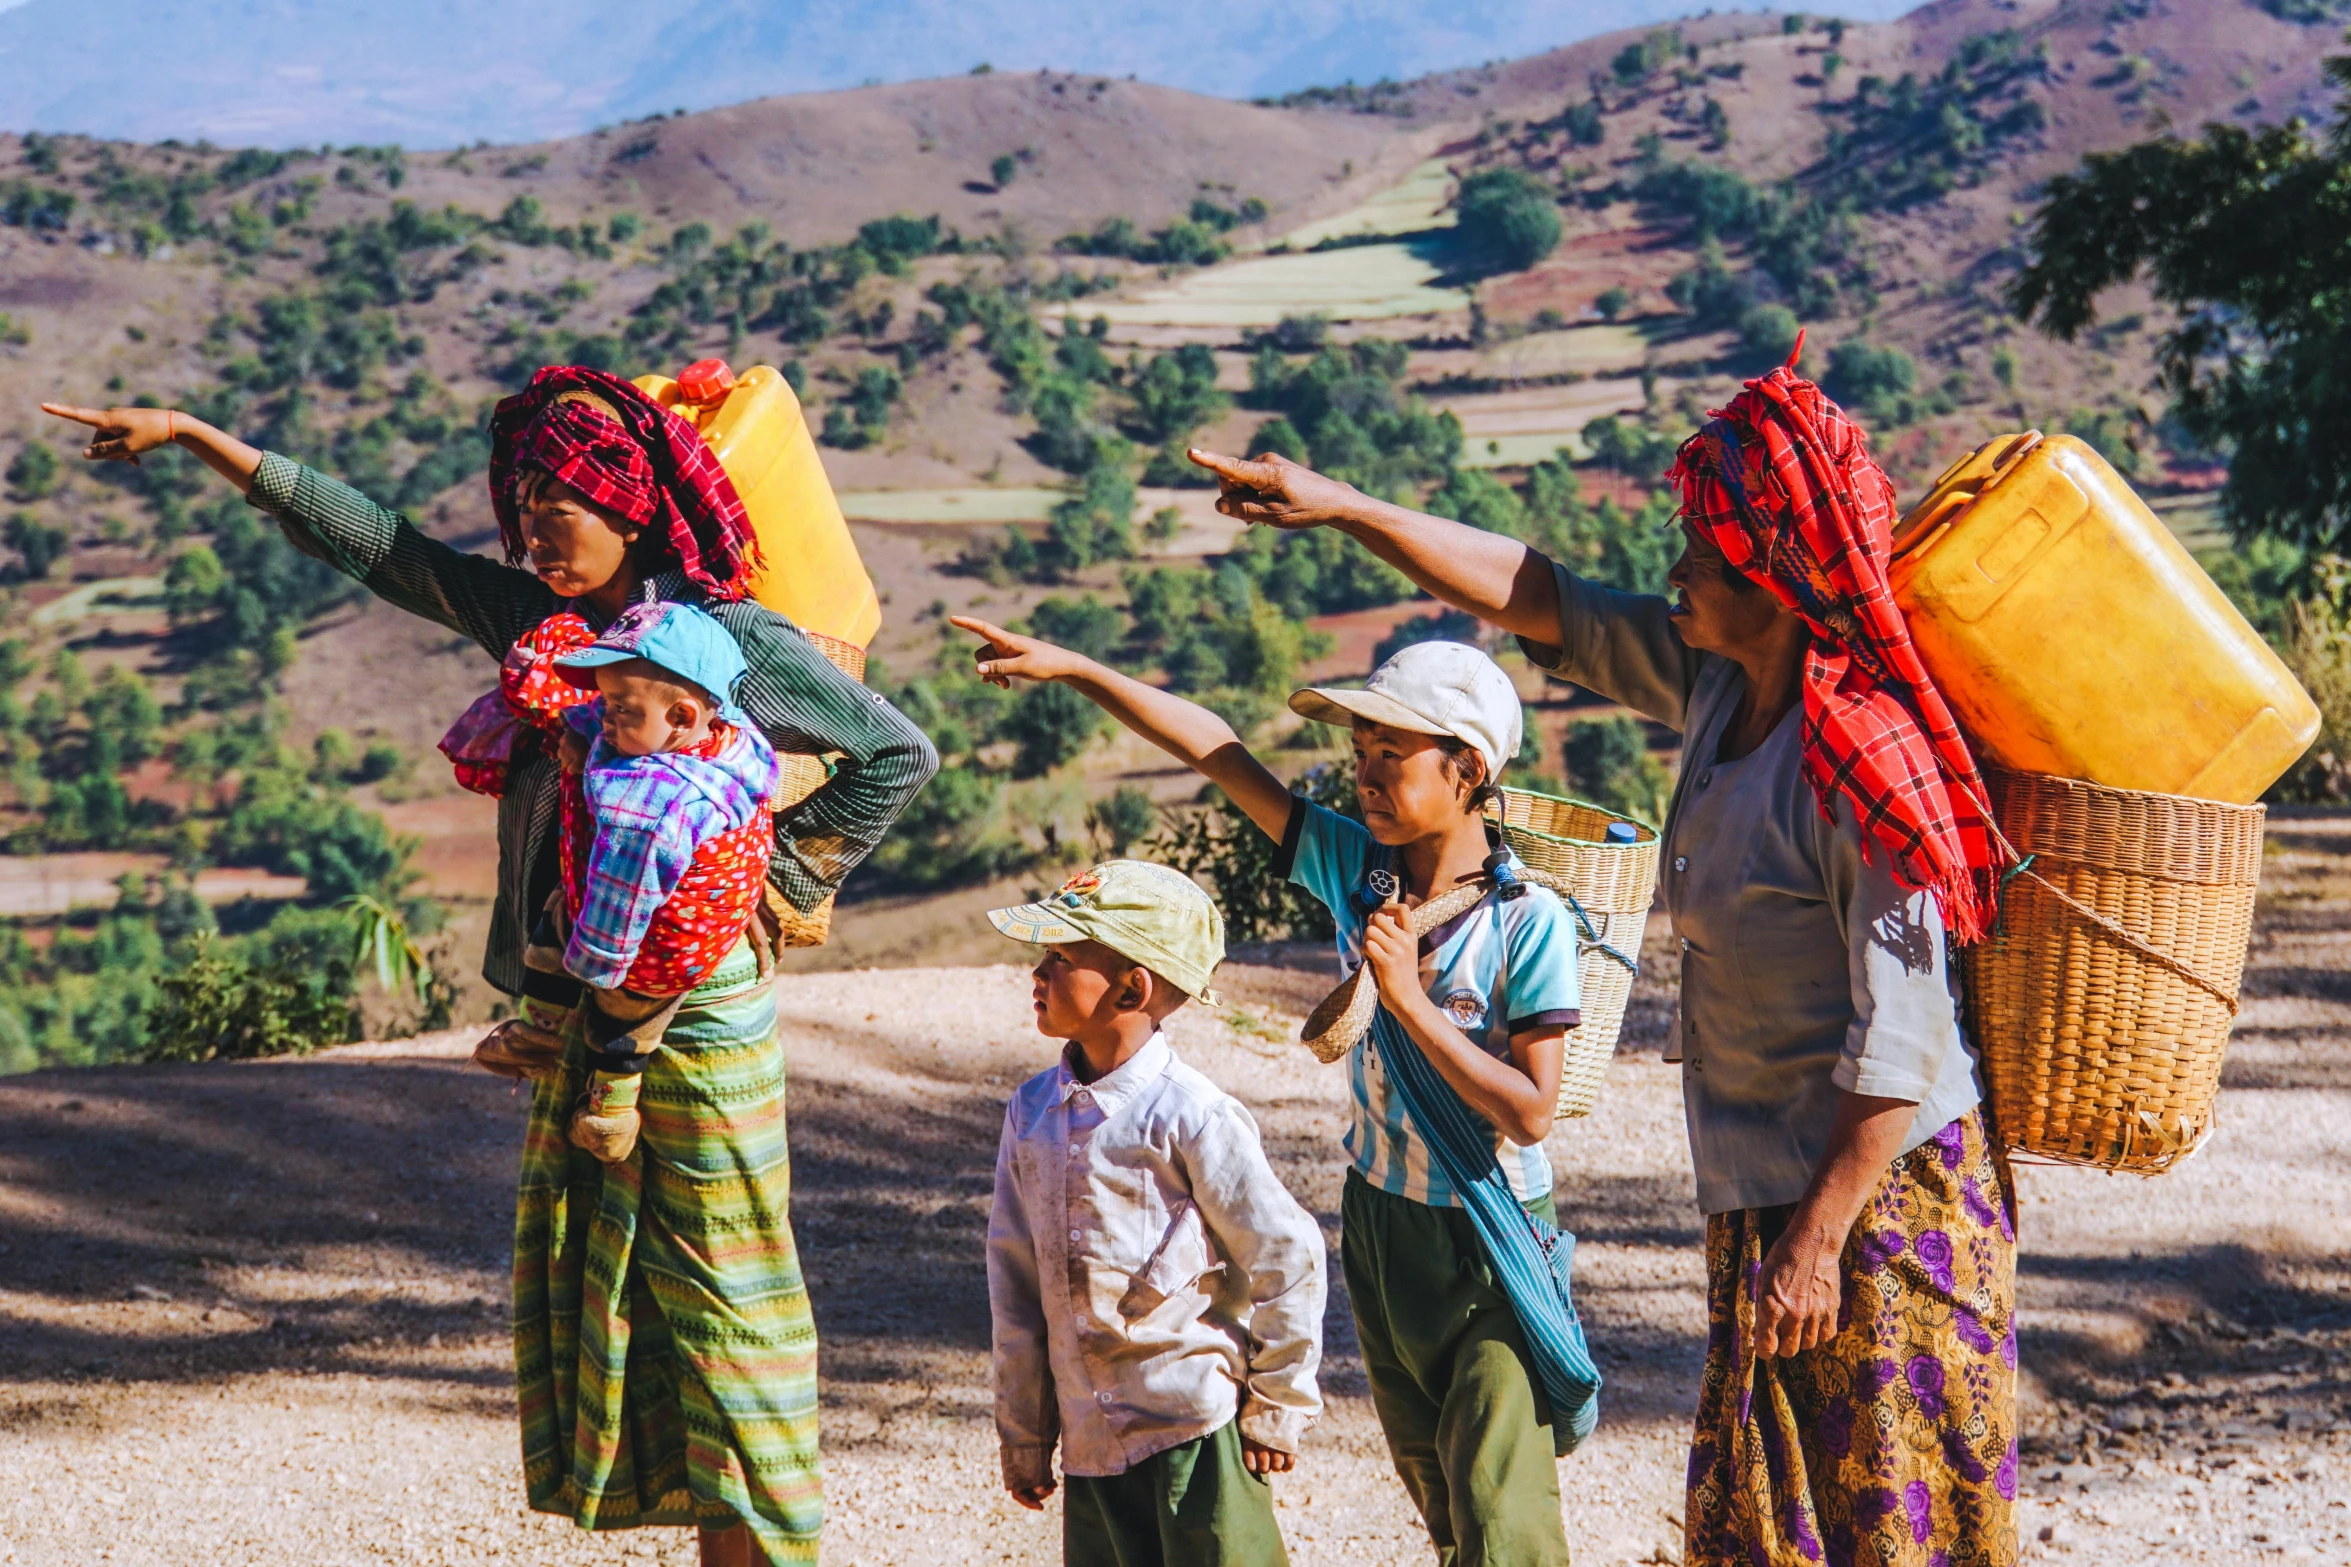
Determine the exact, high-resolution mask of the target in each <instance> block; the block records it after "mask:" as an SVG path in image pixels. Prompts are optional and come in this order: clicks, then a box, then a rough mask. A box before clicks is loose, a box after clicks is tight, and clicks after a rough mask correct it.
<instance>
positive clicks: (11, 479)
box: [6, 440, 64, 501]
mask: <svg viewBox="0 0 2351 1567" xmlns="http://www.w3.org/2000/svg"><path fill="white" fill-rule="evenodd" d="M63 472H64V464H63V463H61V462H59V461H58V457H57V450H56V448H55V447H52V446H51V445H50V444H49V443H48V442H47V441H40V440H33V441H27V442H25V443H24V446H23V447H22V448H21V449H20V450H19V451H18V452H17V454H16V457H15V460H13V461H12V462H10V463H9V465H8V472H7V474H6V477H7V480H8V484H9V488H11V489H13V490H14V491H15V492H16V493H17V496H18V497H19V498H20V499H23V500H28V501H37V500H40V499H42V498H43V497H44V496H46V495H48V494H49V493H50V492H51V491H53V490H55V489H56V488H57V485H58V481H59V479H60V477H61V476H62V474H63Z"/></svg>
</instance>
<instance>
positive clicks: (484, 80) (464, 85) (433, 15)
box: [0, 0, 1900, 148]
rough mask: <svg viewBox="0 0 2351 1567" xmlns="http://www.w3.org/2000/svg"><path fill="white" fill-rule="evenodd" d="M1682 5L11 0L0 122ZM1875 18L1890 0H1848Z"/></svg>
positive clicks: (47, 126) (315, 138)
mask: <svg viewBox="0 0 2351 1567" xmlns="http://www.w3.org/2000/svg"><path fill="white" fill-rule="evenodd" d="M1677 9H1678V6H1677V5H1676V4H1675V3H1674V0H1513V3H1509V4H1499V3H1494V0H1485V3H1480V4H1472V5H1455V6H1447V7H1430V6H1426V5H1421V4H1415V3H1410V0H1297V3H1295V4H1291V5H1288V6H1285V7H1284V8H1283V9H1282V11H1281V12H1280V14H1279V17H1278V19H1276V18H1272V17H1269V16H1268V14H1267V13H1266V12H1265V10H1264V8H1263V7H1261V6H1255V5H1251V4H1247V3H1244V0H1205V3H1203V0H1195V3H1192V4H1187V5H1181V6H1175V5H1165V4H1146V5H1131V6H1102V5H1086V4H1079V3H1075V0H956V3H952V4H949V3H946V0H840V3H837V4H833V5H823V6H809V5H799V6H773V5H760V4H757V3H755V0H709V3H706V4H702V5H697V6H694V7H692V8H691V9H689V10H679V9H677V8H674V7H660V6H646V5H637V4H629V3H624V0H583V3H579V4H574V5H569V6H564V7H561V8H556V9H549V8H547V7H543V6H541V7H527V8H525V7H516V6H510V5H495V4H489V3H486V0H399V3H391V0H154V3H152V4H149V5H146V6H142V7H141V8H140V9H139V10H138V11H137V12H135V13H133V12H107V11H100V12H95V13H94V12H92V11H91V10H90V8H89V7H87V6H84V5H80V4H77V3H75V0H20V3H16V4H12V5H10V6H7V7H4V8H0V126H5V127H7V128H9V129H12V130H38V131H73V132H82V133H88V134H94V135H100V136H109V137H115V138H119V139H129V140H147V141H154V140H160V139H162V138H163V137H166V136H177V137H179V138H180V139H181V140H183V141H192V140H194V139H196V138H198V137H205V138H209V139H210V140H213V141H217V142H222V143H225V144H228V145H231V146H245V145H254V146H265V147H280V148H283V147H291V146H298V145H300V146H317V145H319V144H320V143H322V142H323V143H333V144H335V145H338V146H340V145H343V144H345V143H349V142H401V143H404V144H406V145H408V146H410V147H435V148H447V147H452V146H465V145H470V144H472V143H474V142H477V141H496V142H515V141H530V140H535V139H538V138H542V137H548V136H565V135H577V134H580V133H582V132H585V131H587V130H589V129H590V128H591V127H594V126H596V125H605V124H613V123H617V122H619V121H623V120H630V119H638V118H641V117H643V116H645V115H648V114H667V113H669V112H670V111H671V110H673V109H675V108H679V107H685V108H691V109H707V108H711V107H714V106H717V105H721V104H729V103H738V102H741V101H743V100H746V99H750V98H758V97H764V96H768V95H770V94H775V93H788V92H817V91H823V90H825V89H828V88H838V87H844V86H848V85H850V84H852V83H857V82H903V81H908V80H911V79H915V78H920V77H931V76H960V75H962V74H963V73H964V72H966V71H968V70H970V69H972V68H973V67H974V66H977V65H979V64H981V63H982V62H988V61H992V62H993V63H994V65H995V67H996V68H997V69H998V70H1018V71H1034V70H1038V69H1040V68H1047V67H1049V68H1051V69H1053V70H1056V71H1068V70H1080V71H1084V72H1086V73H1088V74H1095V75H1104V76H1115V77H1128V76H1132V75H1136V74H1139V75H1141V76H1142V77H1143V78H1144V79H1146V80H1149V81H1157V82H1162V83H1165V84H1167V85H1169V86H1174V87H1184V88H1188V89H1190V90H1192V91H1194V92H1203V93H1214V94H1217V95H1220V96H1224V97H1231V98H1245V97H1249V96H1252V95H1255V94H1260V93H1271V92H1283V91H1287V90H1289V89H1292V88H1298V87H1303V86H1306V85H1308V84H1309V83H1312V82H1328V81H1338V80H1341V79H1349V80H1355V81H1364V82H1369V81H1375V80H1380V79H1383V78H1399V79H1401V78H1408V77H1412V76H1416V75H1418V74H1420V73H1422V72H1424V71H1428V70H1431V69H1435V68H1439V67H1443V66H1451V65H1463V64H1469V63H1471V62H1475V61H1480V60H1494V59H1508V58H1511V57H1513V56H1518V55H1523V54H1527V53H1530V52H1532V51H1534V50H1537V49H1543V48H1548V47H1550V46H1552V45H1554V44H1557V43H1559V42H1561V41H1563V40H1566V39H1573V38H1582V37H1586V36H1589V35H1591V34H1594V33H1603V32H1610V31H1614V30H1616V29H1618V28H1624V27H1632V26H1637V25H1641V24H1644V23H1649V22H1654V21H1657V20H1660V19H1662V18H1666V17H1670V16H1671V15H1673V14H1674V13H1675V11H1676V10H1677ZM1832 9H1833V10H1835V11H1836V12H1837V13H1838V14H1841V15H1848V16H1861V15H1874V16H1884V15H1888V14H1891V13H1892V12H1893V11H1895V10H1898V9H1900V6H1899V0H1838V3H1837V4H1835V5H1834V6H1833V7H1832Z"/></svg>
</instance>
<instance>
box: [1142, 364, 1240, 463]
mask: <svg viewBox="0 0 2351 1567" xmlns="http://www.w3.org/2000/svg"><path fill="white" fill-rule="evenodd" d="M1127 395H1128V397H1129V398H1131V399H1132V400H1133V402H1134V408H1135V414H1134V418H1135V425H1136V429H1137V432H1138V433H1139V434H1141V435H1142V436H1143V437H1145V438H1146V439H1147V440H1149V441H1151V442H1152V443H1153V444H1154V445H1166V444H1172V443H1174V442H1178V441H1182V440H1185V439H1188V438H1189V437H1190V436H1191V434H1192V432H1193V431H1194V430H1197V429H1198V428H1200V426H1202V425H1204V424H1207V423H1209V422H1210V421H1211V420H1214V419H1217V418H1220V417H1222V416H1223V414H1224V412H1225V410H1226V409H1228V408H1230V407H1231V406H1232V399H1231V398H1230V397H1228V396H1226V395H1225V394H1224V393H1223V392H1221V391H1219V390H1218V389H1217V385H1216V354H1215V353H1214V351H1212V350H1211V349H1210V348H1209V346H1208V345H1207V344H1205V343H1186V344H1185V345H1183V346H1182V347H1181V348H1178V349H1175V350H1173V351H1172V352H1168V353H1162V354H1154V355H1152V356H1151V359H1150V362H1149V363H1147V364H1143V365H1141V366H1140V367H1139V368H1136V369H1134V370H1132V371H1131V372H1130V374H1129V375H1128V378H1127Z"/></svg>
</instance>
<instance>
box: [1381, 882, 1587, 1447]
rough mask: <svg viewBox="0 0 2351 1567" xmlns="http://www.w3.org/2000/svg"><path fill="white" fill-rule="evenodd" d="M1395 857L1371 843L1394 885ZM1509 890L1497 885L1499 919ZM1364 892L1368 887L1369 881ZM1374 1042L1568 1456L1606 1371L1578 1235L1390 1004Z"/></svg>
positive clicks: (1582, 1435)
mask: <svg viewBox="0 0 2351 1567" xmlns="http://www.w3.org/2000/svg"><path fill="white" fill-rule="evenodd" d="M1391 858H1392V853H1391V852H1381V851H1375V852H1374V853H1373V855H1372V859H1371V865H1372V866H1373V867H1376V871H1375V874H1376V873H1377V872H1386V873H1387V876H1388V878H1389V879H1388V885H1389V886H1390V887H1393V886H1394V885H1395V883H1394V881H1393V879H1392V878H1393V876H1394V872H1393V871H1392V870H1391V869H1390V868H1389V865H1388V863H1387V861H1389V860H1390V859H1391ZM1498 879H1499V880H1503V881H1504V882H1505V883H1507V880H1508V878H1507V877H1504V878H1498ZM1504 890H1506V888H1497V892H1496V897H1495V902H1496V917H1497V918H1499V917H1500V903H1499V898H1500V895H1501V893H1502V892H1503V891H1504ZM1362 895H1363V896H1364V897H1366V898H1368V897H1370V896H1371V895H1372V894H1371V892H1370V890H1369V889H1368V888H1367V889H1366V891H1365V892H1364V894H1362ZM1380 901H1381V902H1385V901H1386V899H1385V898H1384V897H1382V898H1381V899H1380ZM1373 906H1374V907H1376V906H1377V905H1376V904H1375V905H1373ZM1367 983H1368V981H1367ZM1371 1044H1372V1046H1373V1048H1375V1049H1377V1050H1378V1051H1379V1053H1380V1060H1381V1061H1382V1062H1383V1063H1384V1064H1385V1065H1386V1067H1387V1071H1388V1079H1389V1081H1390V1082H1392V1083H1393V1084H1394V1085H1395V1087H1396V1092H1397V1095H1398V1097H1400V1098H1401V1099H1402V1100H1403V1101H1404V1113H1405V1114H1406V1115H1407V1116H1408V1117H1410V1118H1411V1121H1412V1124H1413V1126H1414V1127H1415V1128H1416V1129H1417V1130H1418V1131H1419V1132H1420V1134H1421V1136H1422V1137H1423V1138H1424V1139H1425V1140H1426V1141H1427V1143H1428V1145H1429V1157H1430V1158H1431V1159H1433V1160H1434V1161H1435V1162H1436V1164H1437V1167H1438V1168H1439V1169H1441V1170H1443V1171H1444V1172H1445V1179H1446V1181H1447V1182H1449V1183H1450V1184H1451V1186H1452V1188H1453V1190H1454V1191H1456V1192H1458V1193H1459V1194H1460V1195H1461V1200H1462V1204H1463V1206H1465V1207H1466V1208H1467V1209H1468V1210H1469V1217H1470V1222H1471V1223H1472V1224H1473V1225H1474V1226H1475V1227H1476V1229H1477V1232H1478V1239H1479V1240H1480V1241H1481V1242H1482V1243H1483V1244H1484V1246H1485V1249H1486V1260H1487V1262H1488V1264H1489V1265H1490V1266H1491V1267H1492V1268H1493V1270H1494V1276H1495V1277H1496V1278H1497V1279H1498V1280H1500V1281H1501V1284H1502V1291H1503V1293H1504V1294H1505V1295H1507V1296H1508V1297H1509V1298H1510V1308H1511V1311H1512V1312H1513V1313H1514V1314H1515V1315H1516V1316H1517V1318H1518V1325H1519V1329H1520V1331H1522V1332H1523V1333H1525V1335H1526V1341H1527V1348H1528V1349H1529V1350H1530V1351H1532V1353H1533V1354H1534V1357H1535V1370H1536V1373H1537V1374H1538V1375H1539V1376H1540V1377H1541V1379H1542V1383H1543V1393H1544V1396H1545V1397H1546V1398H1547V1399H1549V1401H1550V1404H1551V1413H1552V1426H1551V1430H1552V1440H1553V1443H1554V1445H1555V1446H1556V1448H1557V1450H1558V1452H1559V1453H1560V1455H1561V1456H1563V1457H1564V1456H1565V1455H1566V1454H1567V1453H1569V1452H1571V1451H1573V1450H1574V1449H1575V1448H1576V1447H1577V1446H1578V1445H1579V1444H1580V1443H1581V1442H1582V1441H1583V1440H1584V1438H1585V1437H1587V1436H1590V1435H1591V1434H1592V1428H1593V1427H1594V1426H1595V1425H1597V1424H1598V1423H1599V1420H1600V1370H1599V1368H1598V1367H1597V1366H1595V1365H1593V1364H1592V1354H1591V1351H1590V1350H1589V1349H1588V1348H1587V1347H1586V1346H1585V1343H1584V1325H1583V1322H1582V1320H1581V1319H1580V1318H1579V1317H1577V1315H1576V1310H1575V1303H1574V1301H1573V1299H1572V1297H1571V1295H1570V1293H1569V1288H1568V1276H1569V1274H1570V1272H1571V1271H1572V1270H1573V1268H1574V1265H1575V1236H1574V1234H1573V1233H1572V1232H1570V1231H1567V1230H1564V1229H1560V1228H1557V1227H1556V1226H1553V1225H1550V1224H1546V1223H1545V1222H1544V1221H1543V1220H1541V1219H1539V1218H1537V1217H1535V1216H1534V1215H1533V1214H1531V1213H1529V1212H1527V1210H1526V1208H1525V1206H1524V1205H1523V1204H1521V1203H1520V1202H1519V1200H1518V1198H1517V1196H1516V1195H1515V1194H1513V1193H1512V1191H1511V1189H1510V1181H1509V1179H1508V1178H1507V1177H1506V1176H1504V1175H1503V1173H1502V1166H1501V1164H1500V1163H1499V1162H1498V1161H1497V1160H1496V1159H1495V1157H1494V1139H1493V1128H1492V1127H1491V1126H1490V1125H1488V1124H1487V1122H1486V1121H1485V1119H1484V1118H1483V1117H1481V1116H1480V1115H1478V1113H1477V1112H1476V1111H1474V1110H1472V1109H1470V1107H1469V1106H1468V1105H1466V1104H1464V1103H1462V1100H1461V1096H1460V1095H1459V1094H1457V1093H1455V1092H1454V1091H1453V1087H1452V1085H1451V1084H1450V1083H1447V1082H1446V1081H1445V1079H1444V1078H1443V1077H1442V1076H1440V1075H1439V1074H1438V1072H1437V1069H1436V1068H1435V1067H1434V1066H1432V1065H1430V1064H1429V1059H1428V1057H1427V1056H1425V1055H1423V1054H1421V1050H1420V1046H1419V1045H1417V1044H1415V1043H1414V1042H1413V1039H1412V1036H1411V1035H1410V1034H1407V1033H1406V1032H1405V1031H1404V1026H1403V1025H1402V1024H1401V1023H1398V1022H1397V1021H1396V1019H1395V1018H1394V1017H1393V1016H1391V1015H1390V1014H1389V1012H1388V1009H1387V1008H1386V1007H1382V1008H1380V1009H1379V1010H1378V1011H1377V1012H1376V1013H1374V1014H1373V1016H1372V1022H1371Z"/></svg>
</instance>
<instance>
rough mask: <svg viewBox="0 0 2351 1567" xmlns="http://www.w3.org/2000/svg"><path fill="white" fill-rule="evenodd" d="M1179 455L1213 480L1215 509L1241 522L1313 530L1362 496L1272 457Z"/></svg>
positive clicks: (1196, 452) (1195, 452) (1335, 518)
mask: <svg viewBox="0 0 2351 1567" xmlns="http://www.w3.org/2000/svg"><path fill="white" fill-rule="evenodd" d="M1184 455H1186V456H1187V457H1189V458H1191V459H1192V461H1194V462H1196V463H1198V464H1199V465H1200V466H1201V467H1203V468H1206V469H1207V470H1208V471H1209V472H1210V473H1213V474H1215V475H1216V482H1217V487H1218V488H1219V489H1220V490H1221V491H1222V492H1223V493H1221V494H1219V495H1218V496H1217V498H1216V509H1217V510H1218V511H1221V512H1223V513H1224V514H1225V515H1226V516H1228V517H1238V518H1240V519H1241V520H1242V521H1243V522H1262V523H1266V524H1268V525H1269V526H1272V527H1276V528H1318V527H1321V526H1322V525H1323V524H1324V523H1328V522H1336V521H1338V520H1339V519H1340V518H1342V517H1345V516H1347V515H1349V514H1350V513H1351V512H1352V511H1353V510H1354V509H1355V508H1356V507H1358V506H1360V505H1362V504H1363V492H1362V491H1361V490H1358V489H1357V488H1356V487H1355V486H1354V485H1352V484H1341V483H1340V482H1339V481H1338V480H1336V479H1326V478H1324V477H1323V476H1322V475H1321V474H1319V473H1316V472H1315V471H1314V470H1313V469H1312V468H1309V467H1307V466H1306V465H1305V464H1303V463H1294V462H1292V461H1290V459H1289V458H1287V457H1284V456H1281V455H1280V454H1278V453H1275V452H1267V453H1266V454H1265V455H1264V456H1262V457H1227V456H1225V455H1224V454H1222V453H1221V452H1208V451H1202V450H1201V449H1200V448H1199V447H1197V446H1195V447H1192V448H1190V449H1189V450H1188V451H1187V452H1186V453H1185V454H1184Z"/></svg>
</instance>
